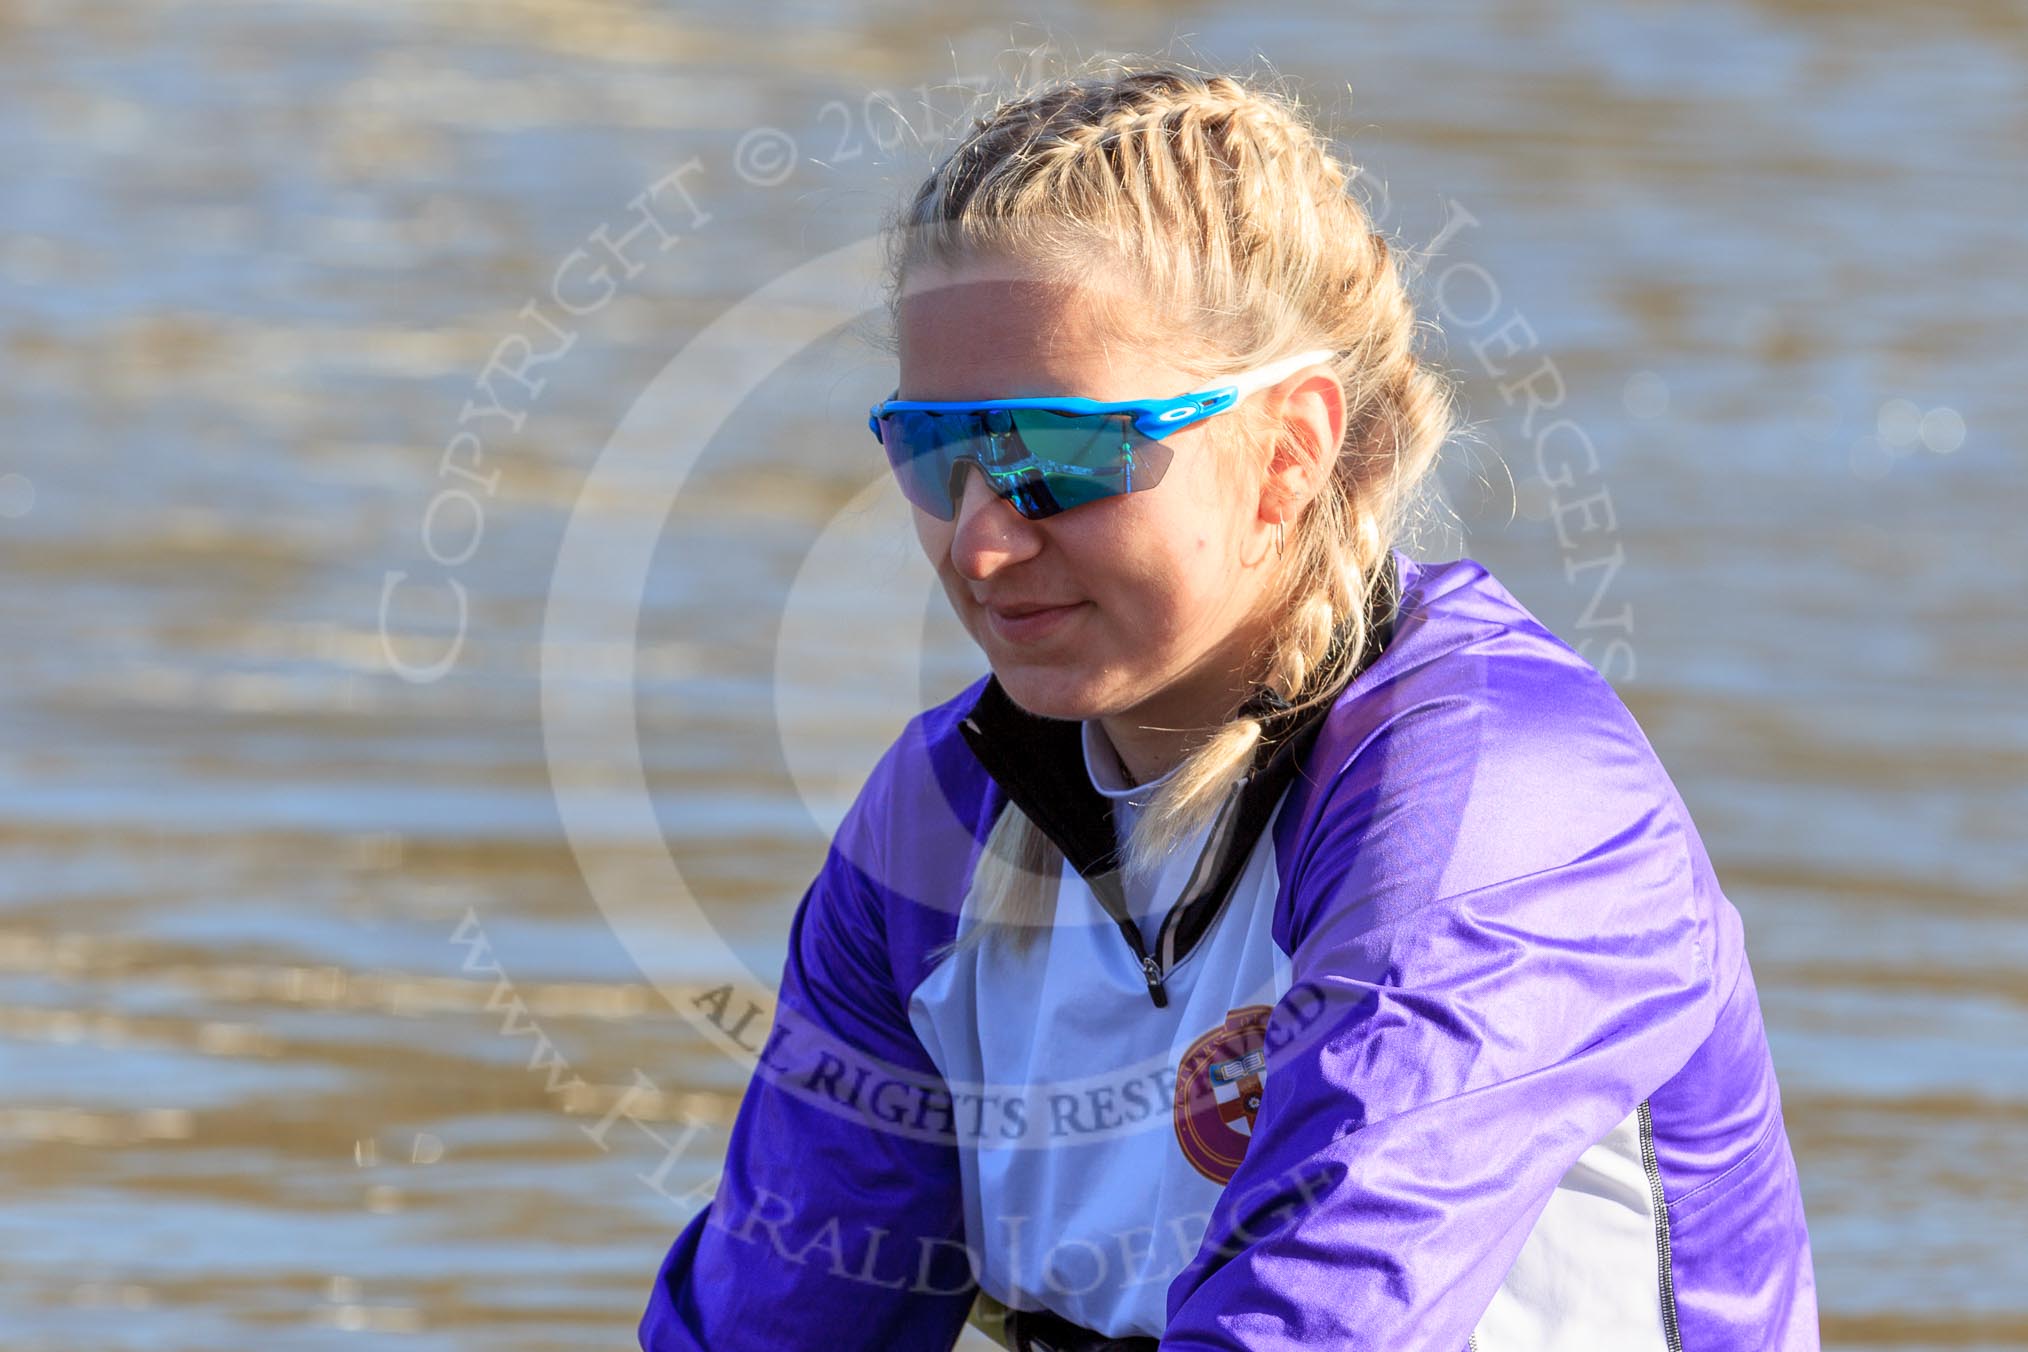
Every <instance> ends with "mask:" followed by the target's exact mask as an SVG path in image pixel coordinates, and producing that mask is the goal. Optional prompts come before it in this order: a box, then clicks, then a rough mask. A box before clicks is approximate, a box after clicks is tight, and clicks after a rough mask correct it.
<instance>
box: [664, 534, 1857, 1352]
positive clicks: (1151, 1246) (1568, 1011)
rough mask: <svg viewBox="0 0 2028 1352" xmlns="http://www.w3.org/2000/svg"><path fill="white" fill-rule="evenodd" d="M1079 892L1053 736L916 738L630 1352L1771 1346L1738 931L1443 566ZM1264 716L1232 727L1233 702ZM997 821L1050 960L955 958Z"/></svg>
mask: <svg viewBox="0 0 2028 1352" xmlns="http://www.w3.org/2000/svg"><path fill="white" fill-rule="evenodd" d="M1391 562H1392V564H1393V567H1394V569H1395V573H1394V580H1395V583H1396V585H1395V586H1394V587H1393V588H1391V589H1389V590H1388V593H1387V598H1386V600H1387V603H1388V604H1387V607H1386V609H1384V610H1381V611H1376V614H1375V617H1374V619H1375V623H1376V625H1377V626H1378V632H1379V634H1380V636H1381V638H1382V639H1383V640H1384V642H1383V644H1382V645H1380V646H1379V647H1378V649H1377V654H1376V655H1370V656H1369V658H1368V660H1367V662H1366V664H1365V665H1364V666H1363V667H1362V668H1361V669H1360V671H1359V672H1358V673H1357V674H1356V675H1355V676H1354V677H1353V678H1352V680H1351V681H1350V682H1349V683H1348V684H1347V685H1346V686H1345V688H1344V689H1343V690H1342V691H1341V692H1340V693H1339V695H1338V696H1337V698H1336V699H1335V701H1333V702H1332V703H1330V704H1329V705H1328V706H1323V707H1320V708H1314V709H1312V710H1310V711H1308V712H1307V713H1305V712H1302V711H1298V712H1295V713H1287V714H1284V713H1272V714H1271V716H1270V718H1269V720H1268V724H1267V726H1268V729H1269V735H1268V737H1267V738H1266V739H1265V740H1264V741H1263V743H1262V745H1261V747H1260V748H1259V750H1258V752H1257V753H1256V756H1255V760H1254V763H1253V768H1252V772H1251V774H1250V775H1249V777H1248V778H1247V780H1246V781H1245V782H1244V783H1243V784H1242V785H1241V787H1240V788H1239V789H1238V790H1236V791H1235V794H1234V796H1233V797H1232V799H1231V800H1230V801H1229V802H1228V803H1227V805H1226V810H1225V811H1224V813H1223V814H1222V815H1221V816H1220V817H1219V819H1218V820H1217V821H1216V822H1214V823H1213V824H1212V825H1211V826H1210V827H1208V828H1206V830H1205V831H1203V832H1202V833H1200V836H1199V839H1198V841H1196V842H1194V843H1192V844H1191V846H1190V847H1189V848H1187V849H1184V850H1181V851H1178V852H1177V854H1176V855H1175V856H1174V858H1173V859H1172V861H1171V863H1170V865H1169V866H1168V867H1167V868H1166V869H1165V870H1164V871H1163V872H1162V873H1161V875H1160V876H1159V877H1155V878H1152V879H1135V880H1133V882H1132V884H1130V885H1125V886H1123V885H1122V879H1121V875H1120V874H1119V872H1118V871H1117V870H1116V869H1115V867H1114V864H1115V862H1116V855H1115V854H1114V850H1115V848H1116V846H1117V843H1118V840H1119V839H1120V835H1121V832H1122V831H1123V825H1122V823H1123V821H1124V819H1125V814H1126V813H1127V812H1129V811H1131V807H1132V799H1133V797H1136V796H1140V794H1141V792H1142V790H1145V788H1146V786H1142V790H1130V789H1128V788H1126V787H1125V786H1124V784H1123V783H1122V782H1121V781H1120V780H1119V772H1118V766H1117V764H1116V763H1115V762H1114V761H1113V759H1112V758H1111V756H1110V755H1109V752H1110V746H1109V744H1108V743H1107V742H1106V741H1105V739H1104V736H1103V733H1102V731H1101V730H1100V729H1099V728H1098V725H1096V724H1080V723H1076V722H1067V721H1062V720H1053V719H1042V718H1037V717H1034V716H1032V715H1029V714H1027V713H1026V712H1025V711H1023V710H1021V709H1020V708H1019V707H1018V706H1016V705H1015V704H1013V702H1012V701H1011V700H1010V699H1008V697H1007V696H1006V694H1005V692H1004V691H1002V690H1001V689H1000V687H999V685H998V683H997V681H995V680H993V679H992V678H990V677H988V678H983V679H981V680H980V681H978V682H976V683H975V684H973V685H972V686H971V687H969V688H968V689H966V690H965V691H964V692H962V693H961V694H960V695H959V696H958V697H956V698H955V699H952V700H950V701H948V702H946V703H944V704H941V705H938V706H937V707H935V708H932V709H929V710H927V711H925V712H924V713H922V714H921V715H919V716H917V717H916V718H915V719H914V720H913V721H912V722H911V723H910V724H909V726H908V727H907V729H906V730H905V731H904V732H903V733H902V735H901V736H900V737H899V738H898V739H897V740H896V741H895V743H894V744H893V745H892V746H891V747H890V748H889V749H888V751H887V752H886V754H885V755H884V756H883V757H882V759H881V761H880V763H879V765H878V767H877V768H876V769H875V771H874V772H873V774H872V776H871V778H870V779H869V780H868V781H867V783H866V785H865V787H864V789H863V790H862V791H861V793H860V795H859V797H858V799H857V801H856V802H855V803H854V805H853V807H852V808H851V810H850V811H849V812H848V814H847V815H846V818H845V820H844V822H843V823H842V824H841V826H840V827H839V829H838V832H837V834H836V836H835V838H834V839H833V841H832V845H831V848H830V851H829V854H828V857H827V859H826V862H825V864H824V866H823V869H822V871H821V872H820V874H819V875H818V877H817V878H816V880H815V881H814V882H813V884H812V885H811V887H810V889H809V891H808V893H807V894H806V895H805V896H804V898H803V900H802V902H801V905H800V906H799V908H798V909H797V912H796V918H795V921H794V924H793V927H792V929H791V933H790V941H789V953H788V960H787V964H786V966H785V968H784V970H783V973H782V985H781V992H780V1004H779V1008H778V1010H777V1012H776V1017H775V1022H774V1026H773V1028H772V1030H771V1032H770V1033H769V1035H768V1039H767V1041H766V1044H765V1046H764V1047H763V1048H762V1051H761V1056H760V1066H759V1070H758V1072H757V1073H756V1075H755V1077H754V1079H753V1080H752V1082H751V1083H750V1085H749V1086H748V1089H747V1092H746V1096H745V1099H744V1100H743V1102H742V1103H741V1105H740V1109H739V1113H738V1117H737V1119H736V1121H735V1124H734V1126H733V1129H732V1134H731V1138H730V1142H729V1145H728V1150H727V1157H726V1162H725V1170H724V1174H723V1176H722V1178H721V1179H720V1181H719V1184H718V1190H717V1194H716V1196H715V1198H714V1199H713V1201H712V1202H711V1203H710V1204H709V1205H708V1206H707V1207H706V1208H705V1209H704V1210H703V1211H702V1212H700V1213H699V1214H698V1215H697V1216H695V1217H694V1218H693V1219H692V1220H691V1221H690V1223H689V1224H688V1225H687V1226H686V1227H685V1228H684V1229H683V1231H682V1233H681V1234H680V1235H679V1236H678V1238H677V1239H676V1242H675V1244H674V1245H673V1246H672V1248H671V1249H670V1251H669V1254H668V1257H667V1259H666V1261H665V1262H664V1264H663V1266H662V1269H661V1272H660V1274H659V1276H658V1278H657V1281H656V1284H655V1289H654V1293H653V1296H652V1299H651V1302H650V1304H649V1307H648V1310H647V1313H646V1315H645V1316H644V1318H643V1319H642V1322H641V1329H640V1337H641V1345H642V1347H643V1348H645V1349H648V1350H649V1352H677V1349H693V1348H708V1349H712V1352H735V1350H736V1349H748V1348H753V1349H769V1352H783V1350H784V1349H805V1348H807V1349H813V1350H814V1349H823V1350H824V1352H835V1350H838V1349H860V1348H864V1349H881V1350H882V1352H909V1350H913V1349H921V1350H922V1352H947V1349H949V1348H950V1347H951V1345H952V1343H953V1341H954V1340H955V1339H956V1337H957V1336H958V1334H959V1333H960V1331H961V1329H962V1326H963V1325H964V1323H965V1320H966V1316H967V1313H968V1311H969V1310H970V1309H971V1307H972V1306H973V1303H974V1300H975V1297H976V1296H977V1294H978V1292H979V1291H980V1290H981V1289H983V1291H984V1292H986V1293H987V1294H989V1295H990V1296H992V1297H993V1298H995V1299H996V1300H997V1301H999V1302H1000V1303H1001V1304H1003V1305H1005V1306H1007V1307H1009V1308H1011V1309H1013V1310H1015V1311H1019V1312H1026V1313H1017V1314H1016V1315H1015V1316H1014V1317H1013V1318H1012V1320H1011V1321H1010V1327H1011V1329H1012V1336H1013V1337H1014V1338H1015V1339H1016V1340H1017V1341H1018V1342H1020V1343H1022V1344H1023V1345H1028V1346H1033V1347H1044V1348H1056V1349H1070V1348H1086V1347H1119V1348H1152V1347H1155V1346H1156V1345H1157V1340H1159V1346H1160V1347H1161V1348H1162V1349H1165V1352H1166V1350H1170V1349H1173V1350H1174V1352H1184V1349H1214V1348H1216V1349H1245V1352H1283V1350H1285V1349H1288V1350H1292V1349H1298V1348H1301V1349H1316V1348H1334V1349H1389V1350H1390V1352H1398V1350H1399V1349H1417V1348H1433V1349H1439V1350H1440V1352H1460V1350H1461V1349H1467V1348H1471V1349H1476V1352H1523V1350H1524V1349H1528V1350H1531V1352H1532V1350H1533V1349H1551V1348H1553V1349H1558V1350H1559V1352H1570V1350H1572V1349H1593V1348H1596V1349H1610V1352H1645V1350H1646V1349H1657V1350H1658V1352H1660V1350H1663V1349H1667V1350H1669V1352H1677V1350H1679V1349H1688V1352H1718V1349H1754V1350H1755V1352H1773V1350H1774V1349H1805V1348H1806V1349H1815V1348H1816V1347H1817V1339H1818V1333H1817V1314H1816V1302H1815V1285H1814V1281H1813V1277H1812V1272H1811V1265H1810V1249H1809V1238H1808V1233H1807V1230H1806V1228H1805V1224H1804V1217H1803V1208H1802V1200H1801V1194H1800V1191H1799V1189H1798V1185H1797V1176H1796V1165H1795V1160H1794V1157H1793V1156H1792V1154H1791V1153H1790V1149H1789V1142H1788V1138H1787V1135H1786V1133H1785V1131H1784V1128H1783V1123H1782V1113H1781V1097H1780V1094H1779V1092H1778V1090H1777V1087H1776V1084H1775V1075H1774V1067H1773V1064H1772V1062H1771V1060H1770V1058H1769V1055H1768V1046H1767V1041H1766V1035H1765V1032H1764V1030H1763V1027H1762V1023H1761V1015H1760V1008H1759V1003H1758V1000H1757V997H1756V995H1755V990H1754V983H1753V976H1752V972H1751V971H1750V969H1749V968H1748V965H1747V959H1746V951H1745V947H1744V942H1743V933H1742V926H1741V923H1740V917H1739V914H1738V912H1737V911H1735V910H1734V908H1733V906H1732V904H1731V903H1730V902H1729V901H1727V900H1726V898H1725V896H1724V894H1723V893H1722V892H1721V891H1720V890H1719V885H1718V881H1717V878H1716V876H1715V875H1714V873H1713V871H1712V866H1711V861H1710V860H1709V859H1708V858H1707V857H1706V855H1705V852H1704V847H1703V845H1702V843H1701V842H1700V840H1699V839H1698V835H1697V832H1696V829H1695V828H1694V827H1693V826H1692V824H1691V821H1690V817H1689V814H1688V812H1687V811H1686V810H1685V808H1684V805H1683V802H1682V800H1681V798H1679V797H1678V796H1677V793H1676V791H1675V788H1674V786H1673V785H1672V784H1671V783H1670V781H1669V778H1668V776H1667V774H1666V773H1665V772H1664V771H1663V768H1662V766H1661V764H1660V763H1659V761H1658V760H1657V759H1656V756H1655V753H1654V751H1653V749H1652V748H1651V747H1650V746H1649V744H1648V742H1647V739H1646V738H1645V737H1644V736H1643V734H1642V732H1641V729H1640V727H1639V726H1638V724H1636V722H1635V721H1634V718H1633V716H1632V715H1631V714H1630V713H1629V712H1628V711H1627V709H1626V706H1625V705H1624V704H1622V703H1621V701H1620V700H1619V698H1618V696H1617V695H1616V694H1615V693H1614V692H1613V690H1612V688H1611V686H1610V685H1608V684H1607V682H1606V681H1605V680H1604V678H1603V677H1601V676H1600V675H1599V674H1598V673H1597V671H1595V670H1594V669H1593V668H1592V667H1591V666H1590V665H1589V664H1588V663H1587V662H1586V661H1585V660H1584V659H1583V658H1581V657H1580V656H1578V655H1577V654H1576V653H1575V652H1573V651H1572V650H1571V649H1570V648H1569V647H1568V646H1567V645H1565V644H1564V643H1563V642H1561V641H1560V640H1559V639H1557V638H1556V637H1555V636H1553V635H1552V634H1550V633H1549V632H1548V630H1546V629H1545V628H1544V627H1543V626H1542V625H1541V624H1540V623H1539V622H1538V621H1537V620H1536V619H1535V618H1534V617H1533V616H1532V615H1530V614H1529V613H1528V611H1527V610H1525V609H1524V608H1523V607H1522V606H1521V605H1520V603H1518V602H1517V601H1516V600H1515V599H1514V598H1513V597H1512V596H1511V595H1510V594H1509V593H1508V592H1507V591H1506V589H1505V588H1503V587H1502V586H1501V585H1500V584H1499V583H1498V582H1497V581H1495V580H1494V579H1493V578H1492V576H1491V575H1490V574H1488V573H1487V571H1486V570H1485V569H1484V568H1483V567H1481V566H1480V565H1479V564H1477V563H1475V562H1473V561H1472V560H1470V559H1459V560H1455V561H1452V562H1449V563H1418V562H1415V561H1413V560H1410V559H1408V558H1407V557H1405V556H1404V555H1402V554H1400V553H1399V552H1396V553H1395V554H1393V555H1392V559H1391ZM1264 707H1266V706H1264ZM1009 801H1013V802H1015V803H1018V804H1019V805H1020V806H1021V808H1022V809H1023V810H1024V811H1026V812H1027V813H1028V814H1029V816H1030V817H1031V818H1032V819H1034V821H1035V822H1036V824H1037V825H1038V826H1040V827H1041V828H1042V829H1043V830H1044V831H1045V832H1046V833H1047V834H1048V835H1049V836H1050V838H1051V839H1052V840H1053V841H1054V842H1055V843H1056V844H1057V845H1058V846H1059V847H1060V848H1061V850H1062V853H1063V855H1064V859H1065V863H1064V866H1063V872H1062V878H1061V883H1060V886H1059V889H1058V893H1057V910H1056V916H1055V921H1054V924H1053V926H1052V927H1051V928H1049V929H1048V930H1046V931H1043V932H1041V933H1039V934H1038V935H1037V936H1036V939H1035V942H1034V943H1033V944H1032V945H1031V946H1030V947H1029V948H1028V949H1027V950H1026V951H1020V950H1017V949H1016V948H1015V947H1014V946H1012V945H1009V944H1005V943H1002V942H1000V941H999V940H998V938H997V937H996V938H994V939H992V940H989V941H988V942H987V943H986V944H984V945H983V946H980V947H977V948H972V949H969V950H967V951H964V952H961V953H958V954H956V955H953V954H951V953H949V952H947V951H946V950H947V948H948V945H949V944H950V942H951V941H952V940H953V939H954V938H955V937H956V936H957V935H958V933H959V932H960V930H961V927H962V926H964V925H965V924H967V923H968V921H969V915H968V914H967V912H966V906H965V903H966V897H967V891H968V884H969V880H970V877H971V873H972V869H973V867H974V865H975V863H976V862H977V860H978V857H979V851H980V848H981V843H982V842H983V841H984V839H985V838H986V835H987V833H988V831H989V830H990V828H991V826H992V824H993V821H994V819H995V817H996V815H997V814H998V813H999V812H1000V811H1001V810H1002V809H1003V808H1004V807H1005V806H1006V804H1007V803H1008V802H1009Z"/></svg>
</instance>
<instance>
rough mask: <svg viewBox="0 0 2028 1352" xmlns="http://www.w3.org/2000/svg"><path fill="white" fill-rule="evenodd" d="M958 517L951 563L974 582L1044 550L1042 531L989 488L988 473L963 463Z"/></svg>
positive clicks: (954, 526) (959, 469)
mask: <svg viewBox="0 0 2028 1352" xmlns="http://www.w3.org/2000/svg"><path fill="white" fill-rule="evenodd" d="M957 472H958V474H959V475H960V476H961V477H960V479H959V481H958V482H959V484H960V488H959V491H958V497H957V502H958V515H957V519H956V520H955V521H954V522H952V531H951V564H952V566H954V567H955V568H956V569H957V570H958V571H959V572H960V573H963V574H964V575H965V576H966V577H968V578H970V579H971V580H972V581H974V582H983V581H984V580H985V579H987V578H988V577H991V576H992V575H993V574H994V573H995V572H997V571H999V570H1000V569H1002V568H1005V567H1007V566H1008V565H1009V564H1013V563H1019V562H1021V561H1022V560H1023V559H1027V558H1031V557H1033V556H1034V555H1035V553H1036V552H1037V551H1038V550H1040V549H1041V547H1042V531H1041V529H1040V528H1039V527H1038V526H1036V524H1035V523H1034V522H1032V521H1030V520H1028V518H1026V517H1024V516H1022V515H1021V513H1019V512H1017V511H1015V510H1014V504H1013V503H1011V502H1008V501H1006V500H1005V499H1003V498H1001V497H999V496H998V495H996V494H995V493H994V492H993V490H992V488H991V487H989V486H988V485H987V482H986V472H985V471H984V470H982V469H980V468H979V467H978V466H977V465H972V464H965V463H960V464H959V466H958V469H957Z"/></svg>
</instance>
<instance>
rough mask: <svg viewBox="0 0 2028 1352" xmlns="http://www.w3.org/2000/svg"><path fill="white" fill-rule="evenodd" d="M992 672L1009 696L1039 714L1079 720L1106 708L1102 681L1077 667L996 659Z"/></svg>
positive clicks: (1106, 710) (1028, 709)
mask: <svg viewBox="0 0 2028 1352" xmlns="http://www.w3.org/2000/svg"><path fill="white" fill-rule="evenodd" d="M993 674H994V675H995V676H996V677H998V678H999V681H1000V687H1001V689H1003V690H1005V691H1006V692H1007V697H1008V698H1009V699H1011V700H1013V701H1014V702H1015V703H1016V704H1018V705H1020V706H1021V707H1022V708H1023V709H1025V710H1027V711H1028V712H1029V713H1031V714H1034V715H1036V716H1037V717H1039V718H1065V719H1076V720H1082V719H1087V718H1096V717H1098V716H1100V715H1101V714H1103V713H1106V712H1108V706H1107V704H1106V700H1105V697H1104V690H1103V688H1102V682H1100V681H1099V680H1097V679H1095V678H1094V675H1093V674H1092V673H1090V672H1087V671H1085V670H1082V669H1079V668H1073V667H1060V666H1054V665H1045V664H1042V663H1030V662H1009V663H999V662H996V663H994V664H993Z"/></svg>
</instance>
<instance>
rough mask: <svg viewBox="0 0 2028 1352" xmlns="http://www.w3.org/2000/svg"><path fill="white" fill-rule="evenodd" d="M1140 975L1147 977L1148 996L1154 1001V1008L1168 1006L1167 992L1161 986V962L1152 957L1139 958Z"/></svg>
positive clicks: (1165, 1007)
mask: <svg viewBox="0 0 2028 1352" xmlns="http://www.w3.org/2000/svg"><path fill="white" fill-rule="evenodd" d="M1141 975H1143V976H1145V977H1147V978H1148V998H1149V999H1151V1000H1153V1001H1154V1002H1155V1008H1157V1009H1167V1008H1168V1007H1169V992H1168V991H1166V990H1164V989H1163V988H1162V964H1161V963H1159V962H1156V961H1155V960H1154V959H1153V958H1142V959H1141Z"/></svg>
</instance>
